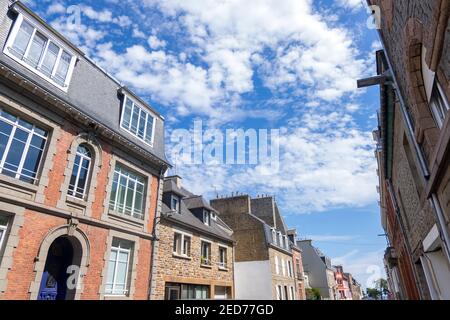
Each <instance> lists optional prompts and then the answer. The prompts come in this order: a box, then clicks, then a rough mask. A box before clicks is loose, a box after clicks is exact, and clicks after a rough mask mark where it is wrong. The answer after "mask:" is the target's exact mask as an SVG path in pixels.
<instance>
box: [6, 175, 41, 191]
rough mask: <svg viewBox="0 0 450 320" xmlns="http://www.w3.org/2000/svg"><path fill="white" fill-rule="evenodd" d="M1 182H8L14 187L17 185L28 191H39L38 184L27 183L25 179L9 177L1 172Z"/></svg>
mask: <svg viewBox="0 0 450 320" xmlns="http://www.w3.org/2000/svg"><path fill="white" fill-rule="evenodd" d="M0 184H7V185H10V186H13V187H17V188H20V189H25V190H27V191H28V192H34V193H36V192H37V191H38V186H37V185H35V184H31V183H27V182H24V181H20V180H19V179H16V178H12V177H9V176H7V175H4V174H2V173H0Z"/></svg>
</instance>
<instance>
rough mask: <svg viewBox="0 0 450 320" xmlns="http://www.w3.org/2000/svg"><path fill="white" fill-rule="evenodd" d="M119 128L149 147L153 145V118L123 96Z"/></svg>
mask: <svg viewBox="0 0 450 320" xmlns="http://www.w3.org/2000/svg"><path fill="white" fill-rule="evenodd" d="M120 126H121V128H122V129H125V130H126V131H128V132H129V133H131V134H132V135H134V136H136V137H137V138H139V139H140V140H142V141H144V142H145V143H147V144H149V145H153V135H154V131H155V118H154V116H152V115H151V114H150V112H149V111H148V110H146V109H144V108H143V107H141V106H139V105H137V104H136V103H135V102H134V101H133V100H131V99H130V98H129V97H127V96H125V98H124V99H123V106H122V117H121V120H120Z"/></svg>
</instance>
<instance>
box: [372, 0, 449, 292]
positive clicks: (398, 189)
mask: <svg viewBox="0 0 450 320" xmlns="http://www.w3.org/2000/svg"><path fill="white" fill-rule="evenodd" d="M368 2H369V4H370V5H376V6H379V7H380V9H381V29H380V30H379V35H380V39H381V40H382V43H383V47H384V54H383V55H381V54H379V55H378V56H379V57H378V59H377V60H378V77H375V78H373V79H372V84H380V87H381V105H382V106H381V111H380V116H379V118H380V128H379V131H378V132H379V142H380V143H379V146H380V147H381V159H382V163H381V166H383V169H384V170H383V176H382V177H381V182H380V183H381V187H380V190H381V193H382V201H381V203H382V204H386V201H385V200H383V198H386V197H387V195H388V196H389V197H390V198H391V200H390V201H391V202H392V204H393V209H394V210H393V213H394V214H393V215H392V214H391V216H395V217H396V219H391V222H390V223H389V224H390V227H387V226H386V227H387V228H386V229H387V233H388V236H389V240H390V243H391V245H392V246H393V248H394V249H395V252H394V251H393V252H392V253H394V254H393V255H391V256H389V254H388V257H387V258H388V260H390V261H391V262H392V265H391V267H392V268H394V267H396V265H397V261H398V262H399V265H401V269H402V270H403V271H401V272H400V273H401V276H400V277H399V278H400V280H399V281H400V282H401V283H402V286H403V287H404V290H403V291H404V292H403V297H404V298H411V299H414V298H422V299H448V298H450V267H449V266H450V264H449V261H450V254H449V252H450V251H449V247H450V236H449V233H450V231H449V221H450V152H449V149H450V147H449V145H450V143H449V142H450V117H449V116H448V110H449V97H450V50H449V49H450V24H449V15H450V1H448V0H433V1H420V0H411V1H393V0H370V1H368ZM369 82H370V81H369ZM383 192H384V193H383ZM382 210H387V207H384V208H382ZM396 223H397V224H396ZM396 228H400V230H401V237H403V238H404V239H394V238H395V236H396V234H395V233H394V232H393V231H394V230H395V229H396ZM403 244H404V245H403ZM400 257H403V262H402V263H400V261H401V260H399V258H400ZM408 260H409V261H408ZM411 278H412V279H411ZM414 287H415V288H414ZM414 291H417V294H416V293H415V292H414Z"/></svg>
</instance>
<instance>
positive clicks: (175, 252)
mask: <svg viewBox="0 0 450 320" xmlns="http://www.w3.org/2000/svg"><path fill="white" fill-rule="evenodd" d="M176 234H179V235H181V240H180V246H181V248H180V253H178V252H177V251H176V250H174V249H175V248H172V252H173V254H174V255H176V256H181V257H186V258H190V257H191V255H190V254H187V253H185V252H184V238H185V237H188V238H189V240H190V244H189V246H190V248H191V249H192V234H190V233H187V232H184V231H180V230H176V229H173V236H174V238H175V235H176ZM190 251H191V250H190Z"/></svg>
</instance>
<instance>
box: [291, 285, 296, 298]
mask: <svg viewBox="0 0 450 320" xmlns="http://www.w3.org/2000/svg"><path fill="white" fill-rule="evenodd" d="M290 296H291V300H295V290H294V287H293V286H291V291H290Z"/></svg>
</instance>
